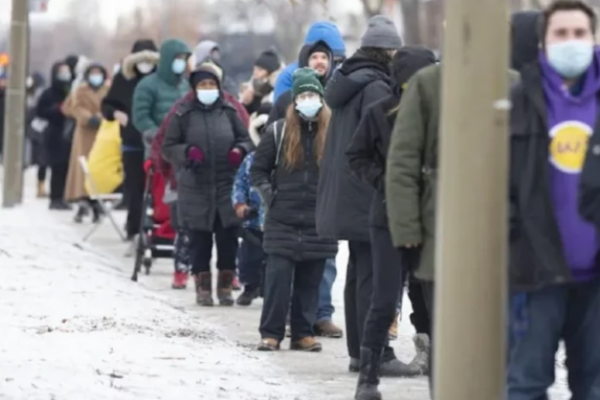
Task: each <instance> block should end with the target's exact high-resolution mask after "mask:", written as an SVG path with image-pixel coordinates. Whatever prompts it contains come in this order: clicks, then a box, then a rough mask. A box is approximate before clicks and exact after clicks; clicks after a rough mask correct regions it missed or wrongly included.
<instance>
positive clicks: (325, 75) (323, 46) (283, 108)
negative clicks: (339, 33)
mask: <svg viewBox="0 0 600 400" xmlns="http://www.w3.org/2000/svg"><path fill="white" fill-rule="evenodd" d="M315 53H321V54H322V55H323V57H322V58H321V59H320V60H323V62H321V61H319V60H318V61H316V65H314V68H313V69H315V70H316V71H317V75H318V76H319V81H320V82H321V85H322V86H323V87H326V86H327V82H328V81H329V78H330V77H331V75H332V74H333V71H334V62H333V51H332V50H331V48H330V47H329V45H327V43H326V42H325V41H324V40H317V41H316V42H315V43H312V44H305V45H304V46H302V49H300V54H299V55H298V64H297V65H298V67H299V68H306V67H308V68H312V67H311V65H310V64H311V62H310V60H311V57H312V56H313V54H315ZM325 59H327V60H328V61H326V62H325V61H324V60H325ZM325 64H327V65H325ZM319 69H322V70H319ZM290 104H292V91H291V89H290V90H286V91H285V92H283V93H282V94H281V96H279V97H278V98H277V100H276V101H275V104H274V105H273V108H271V112H270V113H269V119H268V120H267V123H266V124H267V126H268V125H271V124H272V123H273V122H275V121H277V120H279V119H281V118H284V117H285V113H286V112H287V108H288V107H289V105H290Z"/></svg>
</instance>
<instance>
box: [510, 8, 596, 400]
mask: <svg viewBox="0 0 600 400" xmlns="http://www.w3.org/2000/svg"><path fill="white" fill-rule="evenodd" d="M539 25H540V27H541V29H540V41H541V47H540V48H539V49H538V59H537V61H536V62H534V63H532V64H530V65H528V66H526V67H525V68H524V69H523V70H522V72H521V82H520V83H519V84H518V85H516V86H514V87H513V88H512V90H511V94H510V100H511V103H512V109H511V113H510V132H509V133H510V164H509V165H510V174H509V192H510V197H509V205H510V230H509V282H510V285H511V289H512V290H511V295H512V296H511V308H510V328H511V329H510V354H509V360H508V371H507V372H508V383H507V399H508V400H538V399H545V398H548V389H549V388H550V387H551V386H552V385H553V384H554V382H555V373H554V371H555V366H556V352H557V349H558V348H559V343H560V341H564V344H565V351H566V356H567V361H566V369H567V371H568V376H569V379H568V385H569V390H570V392H571V398H572V399H578V400H579V399H580V400H594V399H598V398H600V347H599V346H598V332H600V318H599V317H598V316H599V315H600V257H599V255H600V241H599V229H600V179H599V177H600V176H599V174H598V171H599V168H600V158H599V155H600V125H599V122H600V119H599V118H600V102H599V98H600V97H599V96H600V49H599V48H598V46H597V45H596V39H595V37H596V31H597V27H598V19H597V16H596V13H595V11H594V9H593V8H592V7H591V6H589V5H588V4H587V3H586V2H584V1H580V0H557V1H554V2H552V3H551V4H550V5H548V6H547V7H546V9H545V10H543V12H542V17H541V23H540V24H539Z"/></svg>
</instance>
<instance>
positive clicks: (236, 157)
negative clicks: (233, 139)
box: [227, 147, 244, 168]
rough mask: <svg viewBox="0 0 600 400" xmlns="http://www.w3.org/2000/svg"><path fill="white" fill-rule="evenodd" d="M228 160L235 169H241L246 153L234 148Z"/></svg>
mask: <svg viewBox="0 0 600 400" xmlns="http://www.w3.org/2000/svg"><path fill="white" fill-rule="evenodd" d="M227 158H228V161H229V165H231V166H232V167H233V168H239V166H240V165H241V164H242V161H243V160H244V153H243V152H242V150H241V149H239V148H237V147H234V148H233V149H231V150H229V155H228V157H227Z"/></svg>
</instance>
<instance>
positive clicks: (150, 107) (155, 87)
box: [132, 39, 190, 158]
mask: <svg viewBox="0 0 600 400" xmlns="http://www.w3.org/2000/svg"><path fill="white" fill-rule="evenodd" d="M189 56H190V50H189V48H188V47H187V45H186V44H185V43H184V42H182V41H181V40H178V39H170V40H167V41H165V42H164V43H163V44H162V46H161V47H160V60H159V62H158V66H157V68H156V72H154V73H151V74H150V75H147V76H146V77H144V79H142V80H141V82H140V83H139V84H138V85H137V86H136V88H135V91H134V94H133V106H132V107H133V108H132V120H133V126H134V127H135V128H136V129H137V130H138V131H139V132H142V135H144V144H145V145H147V148H146V151H147V153H146V156H148V155H149V153H150V151H149V146H148V143H150V142H151V141H152V139H153V138H154V136H155V135H156V132H157V131H158V128H159V126H160V124H161V123H162V121H163V119H164V118H165V116H166V115H167V114H168V113H169V110H170V109H171V107H173V105H174V104H175V103H176V102H177V100H179V99H180V98H182V97H183V96H185V94H186V93H187V91H188V90H189V88H190V85H189V83H188V82H187V80H186V79H185V77H184V74H185V72H186V69H187V60H188V58H189ZM146 158H147V157H146Z"/></svg>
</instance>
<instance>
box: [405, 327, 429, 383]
mask: <svg viewBox="0 0 600 400" xmlns="http://www.w3.org/2000/svg"><path fill="white" fill-rule="evenodd" d="M413 343H414V344H415V350H416V352H417V354H416V355H415V358H413V360H412V361H411V362H410V364H409V365H411V366H416V367H419V368H421V372H422V373H423V375H429V348H430V343H429V335H427V334H426V333H418V334H416V335H415V336H413Z"/></svg>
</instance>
